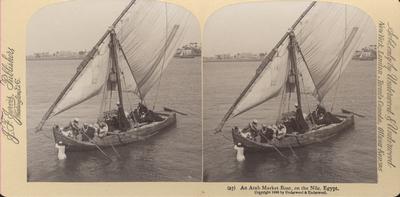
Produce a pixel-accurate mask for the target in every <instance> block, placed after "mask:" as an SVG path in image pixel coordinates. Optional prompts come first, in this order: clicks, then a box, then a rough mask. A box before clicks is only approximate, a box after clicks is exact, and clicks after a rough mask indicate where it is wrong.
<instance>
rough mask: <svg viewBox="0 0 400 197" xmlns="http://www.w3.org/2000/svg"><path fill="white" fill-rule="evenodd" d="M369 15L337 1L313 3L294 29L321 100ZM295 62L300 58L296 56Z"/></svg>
mask: <svg viewBox="0 0 400 197" xmlns="http://www.w3.org/2000/svg"><path fill="white" fill-rule="evenodd" d="M369 22H370V19H369V17H368V15H366V14H365V13H364V12H362V11H361V10H360V9H358V8H356V7H352V6H347V5H344V4H337V3H325V2H324V3H317V4H316V5H315V7H314V8H313V9H312V10H311V11H310V12H309V13H308V14H307V16H306V17H304V19H303V20H302V22H301V23H300V24H299V25H298V26H297V28H296V29H295V34H296V39H297V41H298V43H299V46H300V48H301V51H302V52H303V54H304V56H305V59H306V61H307V64H308V67H309V71H310V74H311V76H312V78H313V80H314V82H315V85H316V87H317V89H316V90H315V91H314V94H315V93H316V91H318V96H317V95H316V94H315V95H316V96H317V99H318V100H319V101H322V99H323V98H324V97H325V95H326V94H327V93H328V92H329V91H330V90H331V88H332V86H333V85H334V84H335V83H336V82H337V80H338V79H339V76H340V75H341V74H342V73H343V71H344V70H345V68H346V66H347V65H348V63H349V62H350V60H351V57H352V54H353V52H354V51H355V50H356V49H357V48H358V47H359V46H360V43H361V41H362V38H363V34H364V33H365V32H366V31H367V29H368V25H367V24H368V23H369ZM298 62H299V65H300V66H304V62H303V61H302V60H301V59H299V61H298Z"/></svg>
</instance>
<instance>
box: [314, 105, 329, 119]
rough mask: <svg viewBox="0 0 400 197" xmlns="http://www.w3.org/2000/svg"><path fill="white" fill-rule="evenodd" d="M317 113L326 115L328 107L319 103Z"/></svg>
mask: <svg viewBox="0 0 400 197" xmlns="http://www.w3.org/2000/svg"><path fill="white" fill-rule="evenodd" d="M315 111H316V113H317V116H319V117H320V116H325V114H326V109H325V108H324V107H322V106H321V105H319V104H318V105H317V109H316V110H315Z"/></svg>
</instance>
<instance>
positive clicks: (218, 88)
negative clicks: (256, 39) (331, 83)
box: [203, 61, 377, 182]
mask: <svg viewBox="0 0 400 197" xmlns="http://www.w3.org/2000/svg"><path fill="white" fill-rule="evenodd" d="M375 64H376V62H368V61H364V62H362V61H352V62H351V63H350V65H349V66H348V67H347V69H346V71H345V73H344V74H343V75H342V78H341V81H340V84H339V89H338V91H337V95H336V101H335V105H334V111H338V110H340V108H345V109H349V110H352V111H355V112H358V113H360V114H364V115H366V118H358V117H356V119H355V127H354V129H350V130H348V131H347V132H345V133H342V134H341V135H339V136H336V137H334V138H332V139H331V140H329V141H327V142H326V143H320V144H315V145H310V146H307V147H303V148H298V149H295V153H296V155H297V156H298V159H295V157H294V156H293V154H292V153H291V152H290V151H288V152H286V151H284V152H283V153H284V154H285V155H286V156H288V157H289V160H286V159H285V158H283V157H281V156H280V155H279V154H278V153H276V152H271V153H253V154H248V155H246V160H245V161H244V162H242V163H240V162H238V161H236V151H235V150H234V149H233V143H232V137H231V132H230V129H231V128H232V126H234V125H238V126H242V127H243V126H244V125H246V124H248V122H249V121H251V120H252V119H258V120H259V121H260V122H265V123H273V122H274V120H275V118H276V116H277V111H278V107H279V100H278V99H275V100H272V101H271V102H268V103H265V104H263V105H260V106H259V107H257V108H255V109H253V110H251V111H249V112H246V113H244V114H242V115H240V116H239V117H236V118H233V119H231V120H229V121H228V122H227V124H226V126H225V127H224V129H223V132H222V134H214V130H213V129H214V128H215V127H216V126H217V124H218V123H219V121H220V120H221V119H222V117H223V116H224V114H225V113H226V112H227V111H228V109H229V107H230V106H231V105H232V103H233V102H234V100H235V99H236V98H237V97H238V96H239V94H240V92H241V91H242V90H243V89H244V87H245V86H246V85H247V83H248V82H249V81H250V79H251V77H252V76H253V75H254V72H255V69H256V67H257V66H258V63H257V62H237V63H205V64H204V87H203V88H204V109H203V110H204V125H203V126H204V168H205V171H204V173H205V176H206V177H207V179H208V181H264V182H376V181H377V173H376V126H375V125H376V123H375V103H376V102H375V100H376V94H375V89H376V88H375V87H376V84H375V81H376V69H375ZM333 92H334V91H331V92H330V95H327V98H326V99H325V100H326V101H325V104H326V106H328V108H330V106H331V103H332V101H333V99H332V98H333ZM313 106H314V105H313ZM311 107H312V106H310V108H311ZM305 108H306V109H307V110H305V111H308V108H307V106H305Z"/></svg>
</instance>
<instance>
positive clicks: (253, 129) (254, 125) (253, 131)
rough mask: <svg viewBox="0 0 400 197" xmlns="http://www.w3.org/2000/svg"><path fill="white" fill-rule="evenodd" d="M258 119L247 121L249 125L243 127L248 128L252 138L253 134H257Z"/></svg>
mask: <svg viewBox="0 0 400 197" xmlns="http://www.w3.org/2000/svg"><path fill="white" fill-rule="evenodd" d="M257 126H258V121H257V120H253V121H252V122H251V123H249V125H248V126H247V127H246V128H245V129H246V130H248V131H249V132H250V134H251V137H252V138H254V137H255V136H257V135H258V134H257V133H258V128H257Z"/></svg>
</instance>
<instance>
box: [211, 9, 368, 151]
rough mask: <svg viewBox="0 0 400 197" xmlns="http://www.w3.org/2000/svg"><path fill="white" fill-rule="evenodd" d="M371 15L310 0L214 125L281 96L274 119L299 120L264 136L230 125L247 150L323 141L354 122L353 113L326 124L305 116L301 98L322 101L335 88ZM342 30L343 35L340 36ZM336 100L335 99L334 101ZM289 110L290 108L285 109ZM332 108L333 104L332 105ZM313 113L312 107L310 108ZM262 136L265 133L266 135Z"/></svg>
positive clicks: (234, 140)
mask: <svg viewBox="0 0 400 197" xmlns="http://www.w3.org/2000/svg"><path fill="white" fill-rule="evenodd" d="M368 22H369V19H368V16H366V15H365V14H364V13H362V11H360V10H358V9H357V8H353V7H347V6H346V5H339V4H333V3H318V4H317V3H316V2H312V3H311V4H310V5H309V6H308V7H307V8H306V10H305V11H304V12H303V13H302V14H301V16H300V17H299V18H298V19H297V20H296V21H295V22H294V24H293V25H292V26H291V28H290V29H289V30H288V32H287V33H285V34H284V35H283V37H282V38H281V39H280V40H279V42H278V43H277V44H276V45H275V47H274V48H273V49H272V50H271V52H269V54H268V55H266V56H265V58H264V59H263V61H262V62H261V65H260V66H259V67H258V68H257V70H256V74H255V75H254V77H253V78H252V79H251V81H250V83H249V84H248V85H247V86H246V88H245V89H244V90H243V91H242V93H241V94H240V96H239V97H238V98H237V99H236V101H235V102H234V104H233V105H232V106H231V108H230V109H229V110H228V112H227V113H226V114H225V116H224V118H223V119H222V121H221V122H220V124H219V125H218V127H217V128H216V131H217V132H220V131H221V129H222V128H223V126H224V124H225V122H226V121H227V120H228V119H230V118H232V117H235V116H238V115H240V114H242V113H244V112H246V111H248V110H250V109H252V108H254V107H256V106H258V105H260V104H262V103H264V102H267V101H269V100H271V99H272V98H276V97H277V98H279V97H278V96H280V98H281V99H280V107H279V110H278V117H277V120H276V122H275V123H274V125H280V126H281V128H284V129H285V130H288V127H287V126H286V125H284V124H283V123H284V122H287V121H288V120H289V119H291V120H295V121H294V122H295V123H296V124H295V125H294V126H293V127H292V128H291V130H292V131H291V132H290V133H286V134H284V136H280V138H279V139H278V138H277V137H273V138H269V139H266V136H265V135H263V133H262V132H261V131H260V130H259V131H258V134H256V135H258V137H259V138H254V137H251V136H250V135H243V131H244V130H245V129H243V128H238V127H234V128H232V137H233V143H234V144H235V145H238V144H239V143H241V145H242V146H243V147H244V149H245V151H268V150H277V149H278V148H290V149H291V148H292V147H300V146H305V145H309V144H313V143H317V142H318V143H320V142H323V141H324V140H327V139H329V138H331V137H333V136H335V135H337V134H338V133H340V132H342V131H345V130H346V129H347V128H349V127H351V126H353V125H354V115H353V114H351V113H343V114H332V113H330V112H328V113H327V114H329V115H331V116H330V118H331V119H332V120H335V121H332V122H330V123H328V124H326V123H325V124H317V123H316V122H317V121H315V120H313V119H312V117H313V116H312V115H309V116H307V117H311V118H310V119H308V120H306V118H305V116H303V111H304V106H303V105H302V104H303V103H302V98H304V97H307V96H310V97H312V99H315V100H316V102H317V103H318V106H320V105H322V104H323V103H322V102H323V99H324V97H325V95H326V94H327V93H328V92H329V91H330V90H331V89H334V90H337V88H336V87H337V86H335V85H337V82H338V81H339V79H340V76H341V74H342V72H343V70H344V69H345V67H346V66H347V64H348V63H349V61H350V60H351V54H352V52H353V51H354V50H355V49H357V47H358V46H359V45H360V42H361V40H362V38H363V30H362V28H364V26H365V24H366V23H368ZM339 35H343V36H339ZM294 92H296V102H297V105H298V106H297V109H296V111H292V110H291V109H290V106H291V105H290V100H291V93H294ZM332 106H333V105H332ZM285 110H287V111H285ZM331 110H332V108H331ZM309 112H310V114H312V111H311V110H309ZM263 138H264V139H263Z"/></svg>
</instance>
